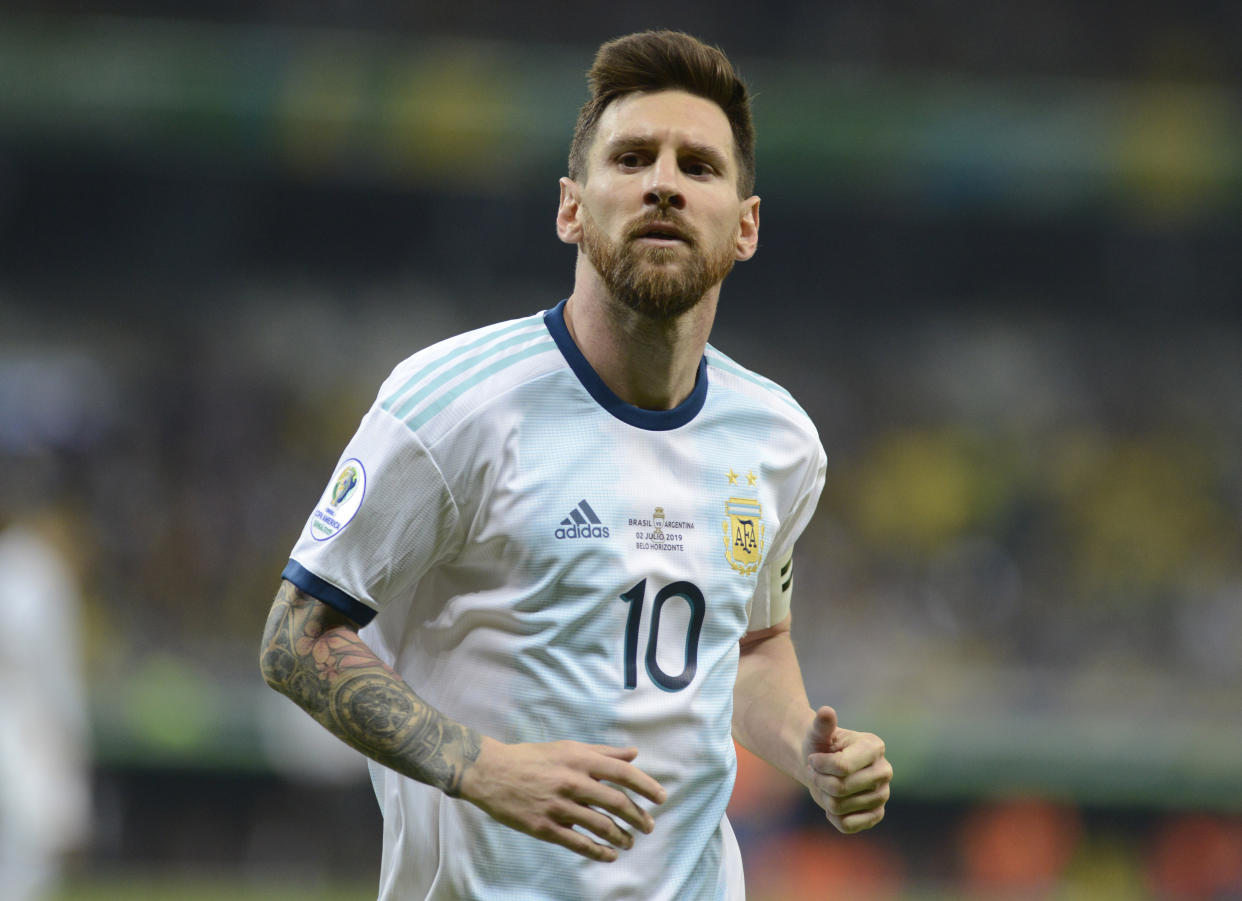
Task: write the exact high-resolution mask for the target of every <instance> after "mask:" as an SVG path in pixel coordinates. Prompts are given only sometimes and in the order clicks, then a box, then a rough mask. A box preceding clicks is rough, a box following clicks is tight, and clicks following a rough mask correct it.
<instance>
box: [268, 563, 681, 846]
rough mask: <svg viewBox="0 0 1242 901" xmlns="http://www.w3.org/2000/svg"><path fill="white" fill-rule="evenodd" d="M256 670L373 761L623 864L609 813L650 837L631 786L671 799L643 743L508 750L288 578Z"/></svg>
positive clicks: (648, 821) (659, 799)
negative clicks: (649, 769) (415, 684)
mask: <svg viewBox="0 0 1242 901" xmlns="http://www.w3.org/2000/svg"><path fill="white" fill-rule="evenodd" d="M259 665H260V668H261V670H262V672H263V677H264V679H266V680H267V684H268V685H270V686H271V687H272V688H274V689H276V690H277V691H279V692H281V693H282V694H285V695H287V696H288V697H289V698H290V699H292V700H293V701H294V702H295V703H296V704H297V705H298V706H300V707H302V708H303V709H305V710H306V711H307V712H308V713H309V714H310V715H311V716H312V717H314V718H315V719H316V720H317V721H318V722H319V723H320V724H322V725H323V726H324V727H325V728H327V729H328V731H330V732H331V733H332V734H333V735H335V736H337V737H338V738H340V739H341V740H342V741H344V742H346V743H347V744H349V745H351V746H352V747H354V748H356V749H358V750H359V751H361V752H362V753H363V754H366V755H367V756H368V757H370V758H372V759H373V760H375V761H377V762H379V763H381V764H383V765H384V766H386V767H389V768H390V769H392V770H395V771H396V772H398V773H401V774H402V775H405V776H409V777H410V778H412V779H417V780H418V781H419V782H425V783H427V784H428V785H432V786H435V787H436V788H438V789H440V790H441V791H443V792H444V793H445V794H448V795H450V796H452V797H460V798H462V799H464V800H467V801H470V802H471V803H472V804H475V805H476V806H478V807H479V808H481V809H482V810H484V811H485V812H487V813H488V814H489V815H491V816H492V817H494V818H495V819H496V820H498V821H499V822H501V823H504V824H505V825H506V826H509V827H511V828H513V829H517V830H519V831H521V832H525V833H527V834H529V835H533V836H535V837H536V838H539V839H542V840H544V841H548V842H553V843H555V844H559V845H563V846H565V847H567V848H569V849H570V850H572V851H575V852H577V853H579V854H581V855H583V856H584V857H588V858H590V859H592V860H603V861H610V860H615V859H616V857H617V849H618V848H622V849H624V848H629V847H631V846H632V845H633V841H634V839H633V836H632V835H631V834H630V833H629V832H627V831H625V830H624V829H622V828H621V827H620V826H618V825H617V824H616V822H615V821H614V820H613V819H612V818H611V817H609V816H607V815H606V814H612V815H614V816H616V817H619V818H620V819H622V820H623V821H625V822H628V823H629V824H630V825H632V826H634V827H635V828H637V829H640V830H641V831H643V832H650V831H651V830H652V828H653V826H654V821H653V820H652V818H651V815H650V814H649V813H647V812H646V811H644V810H642V809H641V808H639V807H638V806H637V805H636V804H635V803H634V801H633V800H632V799H631V798H630V796H629V795H628V794H626V792H625V789H628V790H630V791H634V792H636V793H638V794H640V795H642V796H644V797H646V798H648V799H649V800H651V801H653V802H654V803H656V804H661V803H663V802H664V800H665V792H664V789H663V788H662V787H661V786H660V785H659V784H658V783H657V782H656V781H655V780H654V779H652V778H651V777H650V776H648V775H647V774H646V773H644V772H642V771H641V770H639V769H638V768H637V767H635V766H633V765H632V764H631V761H633V760H634V758H635V757H636V756H637V754H638V751H637V749H635V748H614V747H611V746H607V745H587V744H582V743H579V742H574V741H558V742H548V743H539V744H514V745H510V744H504V743H502V742H498V741H496V740H495V739H492V738H489V737H487V736H485V735H482V734H480V733H478V732H476V731H475V730H473V729H470V728H468V727H467V726H464V725H462V724H461V723H458V722H456V721H454V720H452V719H450V718H449V717H447V716H445V715H444V714H443V713H441V712H440V711H438V710H436V709H435V708H434V707H432V706H431V705H430V704H428V703H427V702H426V701H424V700H423V699H422V698H421V697H419V696H418V694H416V693H415V692H414V690H413V689H412V688H410V686H409V685H408V684H407V683H406V682H405V680H403V679H402V678H401V676H400V675H399V674H397V673H396V672H395V671H394V670H393V669H392V668H391V667H389V666H388V665H387V664H385V663H384V662H383V661H382V660H380V659H379V658H378V657H376V656H375V652H374V651H372V650H371V649H370V648H369V647H368V646H367V645H366V643H365V642H364V641H362V639H361V638H359V637H358V632H357V626H356V624H355V623H354V622H353V621H352V620H350V619H349V618H348V617H346V616H345V615H344V614H341V613H338V612H337V611H336V610H334V609H333V608H331V607H329V606H328V605H326V604H324V603H322V602H321V601H318V600H316V599H315V598H313V597H310V596H309V595H307V594H305V593H303V592H302V591H300V590H299V589H298V588H297V586H295V585H293V584H292V583H290V582H288V581H282V582H281V586H280V590H279V592H278V593H277V595H276V600H275V601H274V602H273V604H272V611H271V614H270V615H269V616H268V620H267V627H266V629H265V630H264V633H263V647H262V650H261V652H260V655H259ZM605 783H611V785H609V784H605ZM601 811H603V812H601ZM575 826H582V827H585V828H586V829H589V830H590V831H591V832H593V833H595V834H596V835H597V836H599V837H600V838H601V839H603V840H604V841H605V842H607V843H608V844H602V843H600V842H597V841H593V840H591V839H590V838H588V837H587V836H585V835H583V834H582V833H581V832H579V831H577V830H576V829H574V828H573V827H575Z"/></svg>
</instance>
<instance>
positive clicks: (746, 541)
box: [722, 497, 767, 576]
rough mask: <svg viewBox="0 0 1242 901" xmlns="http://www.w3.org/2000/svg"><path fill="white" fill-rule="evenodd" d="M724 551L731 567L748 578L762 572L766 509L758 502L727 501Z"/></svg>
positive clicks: (730, 499)
mask: <svg viewBox="0 0 1242 901" xmlns="http://www.w3.org/2000/svg"><path fill="white" fill-rule="evenodd" d="M722 525H723V528H724V549H725V559H726V560H728V561H729V565H730V566H731V567H733V568H734V569H735V570H737V571H738V572H740V573H741V574H742V575H744V576H749V575H753V574H754V573H756V572H758V570H759V564H760V563H762V562H763V548H764V539H765V537H766V532H767V529H766V527H765V526H764V524H763V508H762V507H761V506H760V505H759V501H758V500H757V499H755V498H746V497H731V498H729V499H728V500H727V501H725V521H724V523H723V524H722Z"/></svg>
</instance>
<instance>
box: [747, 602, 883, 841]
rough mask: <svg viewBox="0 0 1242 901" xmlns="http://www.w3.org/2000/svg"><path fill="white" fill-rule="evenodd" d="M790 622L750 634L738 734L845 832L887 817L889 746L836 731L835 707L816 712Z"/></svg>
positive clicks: (862, 735) (876, 739)
mask: <svg viewBox="0 0 1242 901" xmlns="http://www.w3.org/2000/svg"><path fill="white" fill-rule="evenodd" d="M790 623H791V618H790V617H789V616H786V617H785V619H784V620H782V621H781V622H779V623H777V624H776V625H775V626H772V627H770V628H767V629H761V630H758V631H755V632H750V633H748V634H747V635H745V636H743V638H742V641H741V645H740V655H739V658H738V668H737V683H736V685H735V686H734V689H733V737H734V738H736V739H737V741H738V742H739V743H740V744H741V745H742V746H743V747H744V748H746V749H747V750H749V751H752V752H754V753H755V754H757V755H759V756H760V757H762V758H763V759H764V760H766V761H768V762H769V763H771V764H772V765H773V766H775V767H776V768H777V769H779V770H781V772H783V773H785V774H786V775H788V776H790V777H792V778H793V779H796V780H797V781H799V782H801V783H802V784H803V785H804V786H806V788H807V790H808V791H809V792H810V793H811V797H812V798H813V799H814V800H815V803H817V804H818V805H819V806H820V807H822V808H823V809H824V811H825V812H826V814H827V817H828V820H829V822H831V823H832V824H833V825H834V826H836V827H837V829H839V830H840V831H841V832H859V831H861V830H863V829H870V828H871V827H872V826H874V825H876V824H877V823H879V822H880V820H882V819H883V818H884V805H885V803H887V801H888V796H889V783H890V782H891V780H892V778H893V768H892V766H891V765H890V764H889V762H888V760H887V759H885V756H884V742H883V741H881V740H880V738H879V737H878V736H876V735H873V734H871V733H869V732H854V731H852V730H850V729H841V728H838V726H837V714H836V711H835V710H833V709H832V708H831V707H821V708H819V710H813V709H812V708H811V705H810V702H809V701H808V700H807V695H806V687H805V685H804V684H803V681H802V671H801V668H800V667H799V666H798V656H797V654H796V653H795V651H794V646H793V639H792V636H791V635H790Z"/></svg>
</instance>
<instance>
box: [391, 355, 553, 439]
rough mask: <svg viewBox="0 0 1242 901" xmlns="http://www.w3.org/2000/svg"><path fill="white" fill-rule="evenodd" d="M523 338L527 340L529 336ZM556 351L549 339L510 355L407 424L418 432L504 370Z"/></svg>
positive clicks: (442, 398) (444, 394)
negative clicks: (467, 393)
mask: <svg viewBox="0 0 1242 901" xmlns="http://www.w3.org/2000/svg"><path fill="white" fill-rule="evenodd" d="M522 337H523V338H525V337H527V336H522ZM556 349H557V348H556V342H555V341H553V340H552V339H551V338H549V339H548V340H547V341H540V342H539V343H538V344H532V345H531V346H530V347H526V348H523V349H522V350H520V351H518V352H516V353H514V354H510V355H509V356H507V357H504V358H503V359H500V360H497V361H496V362H495V363H493V364H492V365H490V366H488V367H486V368H484V369H480V370H479V371H478V372H476V373H475V374H474V375H473V376H471V377H470V378H468V379H466V380H465V381H464V382H461V383H460V384H458V385H454V386H453V387H452V388H450V389H448V390H447V391H445V392H444V393H443V394H441V395H440V396H439V397H437V398H436V399H435V400H433V401H432V402H431V403H429V404H427V406H425V407H423V409H422V410H420V411H419V413H418V415H417V416H414V417H412V418H410V419H407V420H406V421H405V424H406V425H407V426H409V428H410V431H412V432H416V431H418V430H419V429H420V428H422V427H423V426H424V425H425V424H426V423H427V422H428V421H429V420H430V419H431V418H432V417H433V416H435V415H436V414H437V413H439V412H440V411H441V410H443V409H444V408H445V407H447V406H448V405H449V404H451V403H452V402H453V401H455V400H457V398H459V397H461V395H463V394H464V393H466V392H467V391H469V390H470V389H471V388H473V387H474V386H476V385H478V384H479V383H480V382H482V381H484V380H485V379H489V378H491V377H492V376H493V375H495V374H496V373H498V372H500V371H501V370H502V369H508V368H509V367H510V366H512V365H513V364H514V363H520V362H521V361H522V360H525V359H526V358H528V357H533V356H535V355H536V354H541V353H547V352H548V351H555V350H556Z"/></svg>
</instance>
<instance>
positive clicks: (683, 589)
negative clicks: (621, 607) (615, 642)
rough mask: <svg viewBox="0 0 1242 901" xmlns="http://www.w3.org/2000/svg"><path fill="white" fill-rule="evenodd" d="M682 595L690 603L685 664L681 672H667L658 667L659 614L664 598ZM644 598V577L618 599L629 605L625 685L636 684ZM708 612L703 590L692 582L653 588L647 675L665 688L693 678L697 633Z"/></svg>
mask: <svg viewBox="0 0 1242 901" xmlns="http://www.w3.org/2000/svg"><path fill="white" fill-rule="evenodd" d="M670 598H681V599H682V600H684V601H685V602H686V603H687V604H689V605H690V624H689V626H688V627H687V629H686V656H685V665H684V666H683V667H682V670H681V672H680V673H678V674H677V675H675V676H670V675H669V674H668V673H666V672H664V670H662V669H661V668H660V664H659V661H657V660H656V651H657V650H658V648H659V640H660V614H661V613H662V612H663V611H664V602H665V601H667V600H669V599H670ZM646 599H647V580H646V579H643V580H642V581H641V582H639V583H638V584H637V585H635V586H634V587H633V588H631V589H630V590H629V591H627V592H626V593H625V594H623V595H621V600H622V601H624V602H625V603H626V604H628V605H629V608H630V609H629V613H628V614H627V616H626V619H625V651H624V654H625V687H626V688H637V687H638V628H639V625H640V624H641V620H642V617H643V606H644V604H645V602H646ZM706 615H707V601H706V600H704V598H703V592H701V591H700V590H699V587H698V586H697V585H695V584H694V583H693V582H672V583H670V584H668V585H665V586H664V587H663V588H661V589H660V590H659V591H657V592H656V595H655V598H654V600H653V602H652V608H651V627H650V633H649V634H648V636H647V655H646V663H647V675H649V676H650V677H651V681H653V682H654V683H655V684H656V685H658V686H659V687H660V688H662V689H664V690H665V691H681V690H682V689H683V688H685V687H686V686H687V685H689V684H690V682H691V681H692V680H693V679H694V673H695V670H696V669H698V665H699V633H700V632H702V631H703V617H704V616H706Z"/></svg>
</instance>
